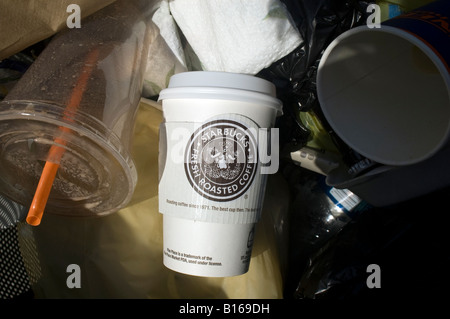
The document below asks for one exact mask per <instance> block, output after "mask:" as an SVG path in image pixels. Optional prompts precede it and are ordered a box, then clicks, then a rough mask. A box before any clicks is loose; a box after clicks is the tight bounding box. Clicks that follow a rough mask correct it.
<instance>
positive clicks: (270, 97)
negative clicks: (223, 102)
mask: <svg viewBox="0 0 450 319" xmlns="http://www.w3.org/2000/svg"><path fill="white" fill-rule="evenodd" d="M193 97H195V98H221V99H238V100H245V101H251V100H253V101H258V102H263V103H264V104H266V105H268V106H270V107H274V108H276V109H277V111H278V113H279V114H281V112H282V103H281V101H280V100H278V99H277V98H276V88H275V85H274V84H273V83H271V82H269V81H267V80H264V79H261V78H258V77H255V76H252V75H247V74H240V73H231V72H215V71H191V72H182V73H177V74H175V75H173V76H172V77H171V78H170V81H169V85H168V88H167V89H164V90H162V91H161V92H160V95H159V99H160V100H164V99H173V98H193Z"/></svg>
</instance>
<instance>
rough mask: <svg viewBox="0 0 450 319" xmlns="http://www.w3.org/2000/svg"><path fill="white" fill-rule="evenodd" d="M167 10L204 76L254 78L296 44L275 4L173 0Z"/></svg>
mask: <svg viewBox="0 0 450 319" xmlns="http://www.w3.org/2000/svg"><path fill="white" fill-rule="evenodd" d="M169 8H170V12H171V14H172V16H173V18H174V20H175V22H176V23H177V25H178V27H179V28H180V30H181V31H182V32H183V34H184V36H185V37H186V40H187V41H188V42H189V44H190V45H191V47H192V48H193V50H194V52H195V53H196V55H197V56H198V58H199V60H200V62H201V65H202V69H203V70H205V71H225V72H236V73H246V74H256V73H258V72H259V71H260V70H262V69H264V68H266V67H268V66H270V65H271V64H272V63H273V62H275V61H277V60H279V59H280V58H282V57H284V56H285V55H287V54H289V53H290V52H291V51H292V50H294V49H295V48H296V47H297V46H298V45H299V44H300V43H301V41H302V39H301V36H300V34H299V32H298V30H297V29H296V27H295V24H294V23H293V22H292V20H291V19H290V15H289V13H288V11H287V9H286V8H285V6H284V5H283V4H282V3H281V2H280V1H278V0H246V1H241V0H228V1H223V0H175V1H169Z"/></svg>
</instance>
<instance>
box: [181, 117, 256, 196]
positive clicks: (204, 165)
mask: <svg viewBox="0 0 450 319" xmlns="http://www.w3.org/2000/svg"><path fill="white" fill-rule="evenodd" d="M256 145H257V144H256V140H255V138H254V136H253V134H252V133H251V132H250V131H249V130H248V128H247V127H246V126H245V125H243V124H241V123H238V122H235V121H231V120H214V121H211V122H208V123H206V124H204V125H202V126H201V127H200V128H199V129H197V130H196V131H195V132H194V133H193V134H192V136H191V138H190V140H189V143H188V145H187V148H186V152H185V171H186V176H187V178H188V180H189V182H190V183H191V185H192V187H193V188H194V189H195V190H196V191H197V192H198V193H199V194H200V195H202V196H203V197H205V198H208V199H210V200H214V201H231V200H233V199H236V198H238V197H240V196H241V195H242V194H244V193H245V191H246V190H247V189H248V188H249V187H250V185H251V184H252V181H253V178H254V177H255V174H256V167H257V146H256Z"/></svg>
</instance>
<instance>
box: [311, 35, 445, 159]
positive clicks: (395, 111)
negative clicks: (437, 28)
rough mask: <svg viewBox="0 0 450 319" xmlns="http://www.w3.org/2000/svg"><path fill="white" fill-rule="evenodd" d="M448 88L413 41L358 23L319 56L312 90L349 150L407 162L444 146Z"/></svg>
mask: <svg viewBox="0 0 450 319" xmlns="http://www.w3.org/2000/svg"><path fill="white" fill-rule="evenodd" d="M449 83H450V78H449V74H448V71H447V70H446V67H445V65H444V63H442V61H440V60H439V58H438V57H437V56H436V55H435V53H434V52H433V50H432V49H431V48H430V47H428V46H427V45H426V44H424V43H423V42H422V41H420V40H419V39H418V38H416V37H414V36H413V35H411V34H409V33H406V32H404V31H402V30H399V29H396V28H393V27H387V26H383V27H382V28H381V29H368V28H367V27H365V26H362V27H357V28H354V29H352V30H350V31H348V32H346V33H344V34H342V35H341V36H340V37H338V38H337V39H335V41H333V42H332V43H331V44H330V46H329V47H328V48H327V50H326V51H325V52H324V55H323V57H322V60H321V62H320V65H319V71H318V77H317V91H318V98H319V101H320V104H321V108H322V110H323V113H324V115H325V117H326V119H327V121H328V122H329V124H330V125H331V127H332V128H333V129H334V130H335V132H336V133H337V134H338V135H339V137H340V138H342V140H343V141H344V142H346V143H347V144H348V145H349V146H350V147H351V148H353V149H354V150H355V151H357V152H359V153H360V154H362V155H364V156H366V157H367V158H370V159H372V160H374V161H376V162H379V163H382V164H386V165H409V164H414V163H417V162H420V161H423V160H425V159H427V158H429V157H431V156H433V155H434V154H435V153H436V152H437V151H438V150H439V149H440V148H441V147H442V146H443V145H444V144H445V143H446V142H447V141H448V135H449V123H450V98H449Z"/></svg>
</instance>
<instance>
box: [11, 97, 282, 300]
mask: <svg viewBox="0 0 450 319" xmlns="http://www.w3.org/2000/svg"><path fill="white" fill-rule="evenodd" d="M150 103H151V102H150ZM161 121H162V112H161V111H160V110H158V109H157V108H155V107H153V106H151V105H148V104H146V103H141V104H140V108H139V111H138V114H137V122H136V126H135V134H134V139H133V147H132V154H133V158H134V160H135V163H136V167H137V171H138V176H139V180H138V184H137V186H136V190H135V193H134V196H133V198H132V200H131V203H130V204H129V205H128V206H127V207H126V208H124V209H122V210H120V211H118V212H117V213H113V214H110V215H108V216H104V217H99V218H73V217H72V218H71V217H67V216H59V215H50V214H47V215H44V218H43V220H42V222H41V224H40V225H39V226H38V227H32V226H29V225H28V224H21V225H20V227H19V229H20V231H19V234H20V241H21V250H22V255H23V256H24V262H25V265H26V267H27V270H28V272H29V273H30V278H31V281H32V282H31V285H32V289H33V291H34V294H35V296H36V298H231V299H234V298H258V299H260V298H270V299H271V298H282V297H283V273H284V271H283V269H284V267H286V265H285V264H284V263H283V260H284V259H283V254H282V252H283V251H282V249H281V248H280V247H285V246H286V242H285V234H286V229H285V225H286V217H287V216H286V214H287V205H288V199H287V197H286V196H288V191H287V186H286V185H285V181H284V180H283V179H282V178H281V177H280V176H279V175H271V176H269V180H268V185H267V192H266V201H265V205H264V211H263V214H262V219H261V221H260V222H259V223H258V224H257V228H256V235H255V242H254V248H253V252H252V259H251V262H250V269H249V271H248V273H246V274H244V275H241V276H236V277H226V278H207V277H195V276H189V275H184V274H180V273H176V272H174V271H171V270H169V269H167V268H166V267H165V266H164V265H163V261H162V260H163V254H162V252H163V246H162V215H161V214H160V213H159V212H158V193H157V192H158V128H159V125H160V123H161ZM283 199H285V200H283ZM283 225H284V226H283ZM71 264H75V265H78V266H79V267H80V271H81V272H80V274H81V276H80V283H81V287H80V288H68V286H67V282H66V281H67V280H68V277H69V276H70V275H71V272H68V270H67V267H68V266H69V265H71Z"/></svg>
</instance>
